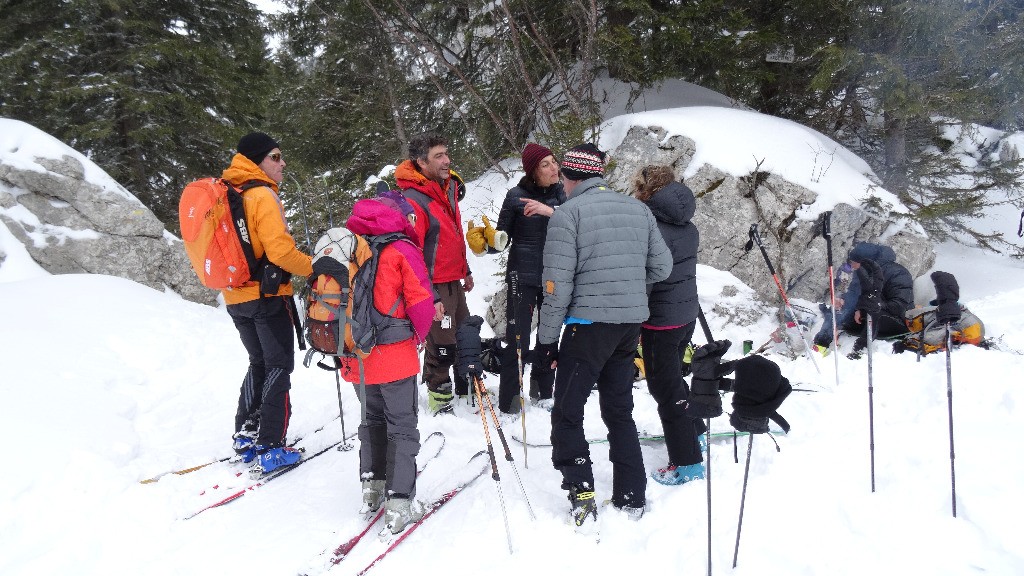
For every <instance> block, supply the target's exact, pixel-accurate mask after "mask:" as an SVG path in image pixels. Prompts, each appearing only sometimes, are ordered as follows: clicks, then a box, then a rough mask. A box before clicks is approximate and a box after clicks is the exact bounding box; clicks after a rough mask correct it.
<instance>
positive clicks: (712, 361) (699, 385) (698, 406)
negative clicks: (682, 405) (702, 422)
mask: <svg viewBox="0 0 1024 576" xmlns="http://www.w3.org/2000/svg"><path fill="white" fill-rule="evenodd" d="M730 346H732V342H730V341H728V340H717V341H715V342H711V343H709V344H705V345H704V346H701V347H700V348H698V349H697V351H696V352H694V353H693V358H692V362H691V363H690V366H691V368H690V371H691V372H692V373H693V382H692V383H691V384H690V398H689V399H688V400H687V403H686V415H687V416H688V417H690V418H697V419H703V418H714V417H716V416H721V414H722V397H721V396H720V395H719V393H718V391H719V385H720V383H721V380H722V377H723V376H727V375H729V374H731V373H732V371H733V369H734V368H735V365H736V361H735V360H731V361H729V362H725V363H722V356H724V355H725V353H726V352H728V351H729V347H730Z"/></svg>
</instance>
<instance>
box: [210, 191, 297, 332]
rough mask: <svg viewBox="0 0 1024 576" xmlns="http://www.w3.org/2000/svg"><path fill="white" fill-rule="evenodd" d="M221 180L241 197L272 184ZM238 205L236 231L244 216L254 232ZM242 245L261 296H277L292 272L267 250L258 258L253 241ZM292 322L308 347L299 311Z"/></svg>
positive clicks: (241, 207)
mask: <svg viewBox="0 0 1024 576" xmlns="http://www.w3.org/2000/svg"><path fill="white" fill-rule="evenodd" d="M221 180H222V181H223V182H224V184H226V185H227V187H228V188H229V189H231V190H234V191H235V192H237V193H238V197H239V198H242V196H243V193H244V192H246V191H248V190H252V189H253V188H270V186H269V185H268V184H267V183H266V182H264V181H262V180H246V181H245V182H242V184H241V185H240V186H239V187H238V188H235V187H234V186H233V185H232V184H231V183H230V182H228V181H227V180H224V179H223V178H222V179H221ZM238 207H239V212H238V213H237V214H236V213H235V211H234V210H233V209H232V211H231V214H232V216H233V221H234V223H235V228H236V231H237V228H238V219H239V218H242V219H243V220H245V223H246V224H245V225H246V228H248V233H249V234H252V233H253V229H252V226H249V222H248V218H246V215H245V209H244V207H243V206H242V204H241V203H239V206H238ZM242 245H243V250H244V251H245V252H246V254H245V257H246V259H247V260H248V261H249V270H250V272H251V275H252V279H253V280H255V281H257V282H259V283H260V298H263V297H264V296H275V295H277V290H278V289H279V288H280V287H281V284H285V283H288V282H291V281H292V275H291V274H290V273H288V272H285V271H284V270H283V269H282V268H281V267H280V266H278V265H277V264H274V263H273V262H271V261H270V259H269V258H267V254H266V253H265V252H264V254H263V256H260V257H259V258H256V253H255V252H254V251H253V248H252V242H251V241H250V242H249V243H248V244H246V243H245V242H243V243H242ZM250 257H251V259H250ZM270 278H273V282H272V283H271V282H266V281H265V280H266V279H270ZM265 286H267V287H270V288H272V289H271V290H264V287H265ZM293 307H294V306H293ZM292 324H293V325H294V326H295V330H296V333H297V334H299V335H300V336H299V349H300V350H305V349H306V347H305V344H304V343H303V341H302V337H301V334H302V325H301V323H300V322H299V321H298V314H297V313H296V314H295V315H294V316H292Z"/></svg>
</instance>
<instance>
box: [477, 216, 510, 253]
mask: <svg viewBox="0 0 1024 576" xmlns="http://www.w3.org/2000/svg"><path fill="white" fill-rule="evenodd" d="M481 218H483V220H484V238H485V239H487V245H488V246H490V247H491V248H493V249H495V250H497V251H498V252H501V251H502V250H504V249H505V247H506V246H508V234H506V233H505V232H504V231H502V230H495V229H494V226H491V221H490V220H488V219H487V216H481Z"/></svg>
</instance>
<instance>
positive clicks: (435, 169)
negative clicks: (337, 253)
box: [395, 132, 473, 414]
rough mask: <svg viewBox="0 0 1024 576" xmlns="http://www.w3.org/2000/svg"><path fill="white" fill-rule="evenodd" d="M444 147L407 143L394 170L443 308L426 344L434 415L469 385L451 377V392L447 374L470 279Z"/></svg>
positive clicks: (461, 190) (458, 188) (423, 137)
mask: <svg viewBox="0 0 1024 576" xmlns="http://www.w3.org/2000/svg"><path fill="white" fill-rule="evenodd" d="M450 165H451V159H450V158H449V157H448V142H447V141H446V140H445V139H444V138H442V137H441V136H439V135H437V134H434V133H430V132H428V133H424V134H420V135H418V136H416V137H415V138H413V139H412V141H410V142H409V159H408V160H405V161H404V162H402V163H401V164H399V165H398V168H397V169H396V170H395V181H396V183H397V184H398V188H400V189H401V190H402V193H403V194H405V197H406V198H407V199H408V200H409V201H410V203H411V204H412V205H413V208H414V209H415V211H416V236H417V239H418V240H419V244H420V246H422V247H423V259H424V261H425V262H426V264H427V270H428V272H429V273H430V281H431V283H432V284H433V288H434V293H435V294H434V298H435V301H440V302H441V303H442V305H443V306H444V315H443V316H442V318H441V320H439V321H434V323H433V325H432V326H431V328H430V334H429V335H428V336H427V341H426V343H425V348H426V353H425V354H424V357H423V381H424V382H426V384H427V391H428V402H427V404H428V407H429V408H430V410H431V412H433V413H434V414H439V413H441V412H450V411H451V401H452V398H453V392H454V393H455V394H459V395H460V396H461V395H466V394H468V393H469V386H468V381H467V380H466V379H465V378H462V377H460V376H459V374H456V375H455V376H456V378H455V385H454V387H453V384H452V377H451V375H450V374H449V369H450V368H451V366H452V365H453V364H454V363H455V359H456V352H455V332H456V330H457V329H458V327H459V325H460V324H461V323H462V321H463V320H464V319H465V318H466V317H467V316H469V308H468V307H467V306H466V292H469V291H470V290H472V289H473V276H472V275H471V273H470V271H469V262H467V260H466V239H465V237H464V236H463V234H462V216H461V214H460V212H459V200H461V199H462V197H463V196H464V195H465V184H464V183H463V182H462V180H461V179H460V178H459V176H458V175H457V174H455V173H454V172H452V171H451V170H449V166H450Z"/></svg>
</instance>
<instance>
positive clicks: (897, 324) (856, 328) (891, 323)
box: [840, 312, 907, 345]
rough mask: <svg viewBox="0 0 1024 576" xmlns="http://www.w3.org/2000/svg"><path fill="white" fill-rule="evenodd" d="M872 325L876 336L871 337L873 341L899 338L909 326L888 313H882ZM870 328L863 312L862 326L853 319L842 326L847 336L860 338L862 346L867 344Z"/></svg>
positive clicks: (873, 320) (873, 319) (861, 317)
mask: <svg viewBox="0 0 1024 576" xmlns="http://www.w3.org/2000/svg"><path fill="white" fill-rule="evenodd" d="M872 325H873V327H874V334H872V335H871V338H872V339H875V338H888V337H890V336H899V335H900V334H906V332H907V324H906V322H904V321H903V320H901V319H899V318H895V317H893V316H892V315H890V314H888V313H887V312H882V313H881V314H878V315H876V316H874V317H873V318H872ZM867 326H868V320H867V318H866V314H864V313H863V312H862V313H861V315H860V324H857V322H856V321H854V319H853V317H852V316H851V317H850V320H849V321H848V322H846V323H845V324H844V325H842V326H840V329H842V330H843V331H844V332H846V333H847V334H853V335H856V336H858V341H859V342H861V343H862V345H863V344H864V343H865V342H866V341H865V338H866V336H865V335H864V333H865V332H866V328H867Z"/></svg>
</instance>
